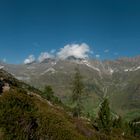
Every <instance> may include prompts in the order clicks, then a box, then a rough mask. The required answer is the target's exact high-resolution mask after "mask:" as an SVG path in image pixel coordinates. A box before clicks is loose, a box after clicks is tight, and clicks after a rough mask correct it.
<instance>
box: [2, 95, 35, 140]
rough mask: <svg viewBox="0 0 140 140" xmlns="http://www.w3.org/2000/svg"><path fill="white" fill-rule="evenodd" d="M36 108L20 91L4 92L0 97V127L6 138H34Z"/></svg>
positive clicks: (30, 139)
mask: <svg viewBox="0 0 140 140" xmlns="http://www.w3.org/2000/svg"><path fill="white" fill-rule="evenodd" d="M35 112H36V108H35V106H34V103H33V102H32V100H30V98H28V97H27V96H26V95H24V94H20V93H18V94H17V93H14V92H10V93H5V94H4V95H3V96H2V97H1V98H0V118H1V119H0V127H1V128H2V130H3V131H4V134H5V135H6V138H5V139H7V140H13V139H14V140H19V139H20V140H35V139H36V128H37V122H36V121H37V120H36V118H35V116H36V114H35Z"/></svg>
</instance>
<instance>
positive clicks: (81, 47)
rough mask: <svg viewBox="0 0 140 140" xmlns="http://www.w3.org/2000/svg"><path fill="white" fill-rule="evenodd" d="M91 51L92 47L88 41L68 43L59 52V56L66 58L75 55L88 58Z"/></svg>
mask: <svg viewBox="0 0 140 140" xmlns="http://www.w3.org/2000/svg"><path fill="white" fill-rule="evenodd" d="M89 53H90V48H89V46H88V45H87V44H86V43H82V44H68V45H66V46H64V48H61V49H60V51H59V52H58V53H57V56H58V58H60V59H66V58H68V57H70V56H74V57H75V58H81V59H84V58H88V54H89Z"/></svg>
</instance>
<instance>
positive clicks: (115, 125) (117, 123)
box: [112, 116, 123, 128]
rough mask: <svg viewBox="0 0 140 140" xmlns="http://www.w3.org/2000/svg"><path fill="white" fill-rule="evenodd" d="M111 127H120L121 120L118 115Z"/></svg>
mask: <svg viewBox="0 0 140 140" xmlns="http://www.w3.org/2000/svg"><path fill="white" fill-rule="evenodd" d="M112 123H113V124H112V125H113V127H114V128H122V125H123V122H122V117H121V116H118V117H117V118H115V119H114V120H113V122H112Z"/></svg>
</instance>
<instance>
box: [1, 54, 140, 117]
mask: <svg viewBox="0 0 140 140" xmlns="http://www.w3.org/2000/svg"><path fill="white" fill-rule="evenodd" d="M1 65H2V66H4V69H5V70H7V71H8V72H10V73H12V74H13V75H14V76H15V77H16V78H18V79H20V80H23V81H25V82H26V83H28V84H30V85H33V86H35V87H36V88H40V89H42V88H43V87H44V86H45V85H51V86H52V87H53V90H54V91H55V95H56V96H58V97H59V98H61V100H62V101H63V102H64V103H66V104H67V103H68V102H69V97H70V96H71V86H72V79H73V75H74V72H75V67H79V69H80V72H81V74H82V76H83V82H84V85H85V98H84V100H83V104H84V106H85V111H84V112H85V114H87V113H90V114H91V115H94V114H95V112H96V110H97V108H98V105H99V102H100V101H101V100H102V97H103V96H109V98H110V102H111V106H112V109H114V110H115V111H116V112H118V113H120V114H122V115H126V117H127V113H129V112H130V111H132V112H140V105H139V101H140V99H139V94H140V92H139V87H140V86H139V84H140V81H139V78H138V77H139V75H140V57H139V56H138V57H134V58H121V59H117V60H113V61H108V60H106V61H99V60H82V59H80V60H79V59H73V58H70V59H68V60H55V59H53V60H51V59H49V61H47V60H46V61H45V62H42V63H37V62H36V63H32V64H29V65H11V64H1ZM134 98H135V99H137V100H134ZM92 108H93V109H92ZM91 110H92V111H91ZM93 110H94V111H93ZM134 114H135V113H134ZM138 114H139V113H138ZM128 116H129V115H128ZM134 116H135V115H134ZM132 117H133V116H132Z"/></svg>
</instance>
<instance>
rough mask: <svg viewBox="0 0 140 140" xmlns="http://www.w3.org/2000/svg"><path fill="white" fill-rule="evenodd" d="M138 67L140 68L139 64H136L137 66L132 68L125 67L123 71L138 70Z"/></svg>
mask: <svg viewBox="0 0 140 140" xmlns="http://www.w3.org/2000/svg"><path fill="white" fill-rule="evenodd" d="M139 69H140V66H138V67H133V68H129V69H125V70H124V71H125V72H129V71H137V70H139Z"/></svg>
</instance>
